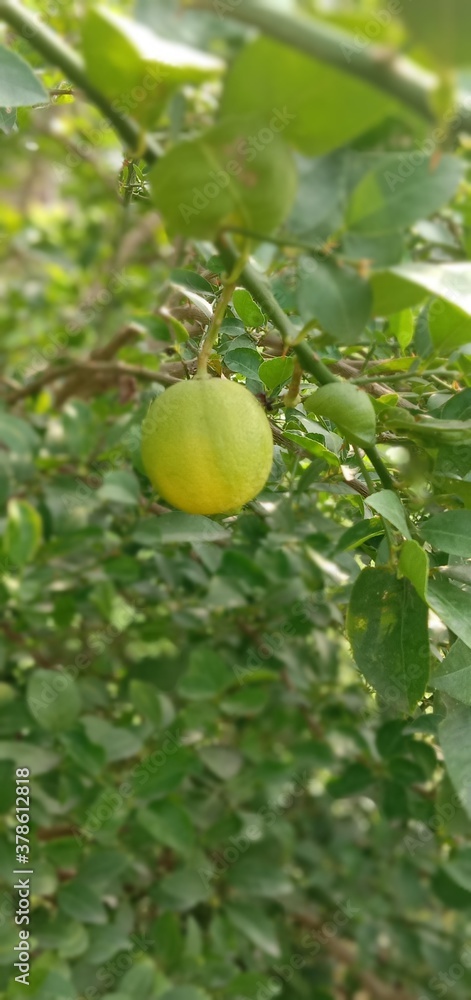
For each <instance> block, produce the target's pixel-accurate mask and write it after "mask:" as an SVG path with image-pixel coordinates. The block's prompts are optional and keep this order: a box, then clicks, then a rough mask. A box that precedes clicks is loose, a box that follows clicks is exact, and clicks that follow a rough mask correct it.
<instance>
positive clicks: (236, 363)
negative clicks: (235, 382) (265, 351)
mask: <svg viewBox="0 0 471 1000" xmlns="http://www.w3.org/2000/svg"><path fill="white" fill-rule="evenodd" d="M224 364H225V365H226V367H227V368H229V370H230V371H231V372H237V373H238V374H239V375H245V378H258V370H259V368H260V355H259V353H258V351H255V350H253V351H252V350H250V348H249V347H236V348H234V350H231V351H227V354H225V355H224Z"/></svg>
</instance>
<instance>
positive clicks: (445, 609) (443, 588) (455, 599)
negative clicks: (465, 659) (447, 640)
mask: <svg viewBox="0 0 471 1000" xmlns="http://www.w3.org/2000/svg"><path fill="white" fill-rule="evenodd" d="M427 601H428V604H429V607H431V609H432V611H434V612H435V614H436V615H438V617H439V618H441V620H442V622H444V624H445V625H447V626H448V628H449V629H451V631H452V632H454V633H455V635H457V636H458V638H459V639H461V640H462V641H463V642H464V643H465V645H466V646H469V647H471V595H470V594H469V593H467V592H466V591H464V590H460V589H459V587H456V586H455V584H453V583H450V581H449V580H442V579H437V580H430V581H429V585H428V589H427Z"/></svg>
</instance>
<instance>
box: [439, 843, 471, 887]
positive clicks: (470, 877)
mask: <svg viewBox="0 0 471 1000" xmlns="http://www.w3.org/2000/svg"><path fill="white" fill-rule="evenodd" d="M443 867H444V870H445V871H446V873H447V875H448V877H449V878H451V879H453V881H454V882H456V884H457V885H460V886H461V888H462V889H466V890H467V892H470V893H471V847H458V848H457V849H456V850H455V851H453V854H452V855H451V856H450V858H449V860H448V861H447V862H446V864H445V865H444V866H443Z"/></svg>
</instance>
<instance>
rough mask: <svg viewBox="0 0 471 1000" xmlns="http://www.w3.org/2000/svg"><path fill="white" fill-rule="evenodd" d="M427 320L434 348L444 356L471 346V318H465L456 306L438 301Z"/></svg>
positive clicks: (433, 305)
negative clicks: (460, 348)
mask: <svg viewBox="0 0 471 1000" xmlns="http://www.w3.org/2000/svg"><path fill="white" fill-rule="evenodd" d="M427 319H428V328H429V332H430V336H431V338H432V343H433V346H434V347H435V348H436V350H437V351H438V352H439V353H440V354H441V355H442V356H444V357H447V355H448V354H449V353H450V352H451V351H455V350H456V349H457V348H459V347H464V346H465V345H466V344H471V316H465V315H464V313H462V312H461V310H460V309H457V308H456V307H455V306H453V305H449V303H447V302H441V301H440V300H437V301H435V302H434V303H433V304H432V307H431V309H430V310H429V312H428V316H427Z"/></svg>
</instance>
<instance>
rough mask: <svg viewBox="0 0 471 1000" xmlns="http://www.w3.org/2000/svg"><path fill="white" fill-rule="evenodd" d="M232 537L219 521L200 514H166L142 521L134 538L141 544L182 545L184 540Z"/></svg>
mask: <svg viewBox="0 0 471 1000" xmlns="http://www.w3.org/2000/svg"><path fill="white" fill-rule="evenodd" d="M229 537H230V534H229V532H228V531H227V530H226V528H224V527H223V526H222V525H221V524H218V523H217V521H211V520H210V518H209V517H203V515H200V514H181V513H178V512H175V513H172V514H164V515H163V516H162V517H159V518H148V519H146V520H144V521H142V522H141V524H140V525H139V526H138V527H137V528H136V530H135V531H134V533H133V538H134V539H135V541H136V542H140V543H141V545H146V546H149V547H153V546H154V545H155V544H156V543H159V542H161V543H162V544H163V545H181V544H182V543H184V542H187V543H190V544H193V543H197V542H220V541H222V540H223V539H227V538H229Z"/></svg>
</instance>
